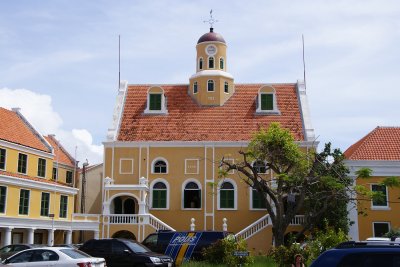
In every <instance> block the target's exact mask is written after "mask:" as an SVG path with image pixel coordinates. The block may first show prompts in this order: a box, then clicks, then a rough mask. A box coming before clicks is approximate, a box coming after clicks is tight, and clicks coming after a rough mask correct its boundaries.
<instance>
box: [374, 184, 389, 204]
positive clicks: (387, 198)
mask: <svg viewBox="0 0 400 267" xmlns="http://www.w3.org/2000/svg"><path fill="white" fill-rule="evenodd" d="M373 185H380V184H377V183H373V184H370V189H371V192H373V190H372V186H373ZM383 186H385V189H386V206H375V205H374V201H373V200H372V199H371V210H391V208H390V207H389V191H388V187H387V186H386V185H383Z"/></svg>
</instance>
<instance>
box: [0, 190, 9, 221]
mask: <svg viewBox="0 0 400 267" xmlns="http://www.w3.org/2000/svg"><path fill="white" fill-rule="evenodd" d="M1 186H2V187H5V188H6V199H5V201H4V213H2V212H0V214H7V199H8V197H7V196H8V186H7V185H4V184H2V185H1Z"/></svg>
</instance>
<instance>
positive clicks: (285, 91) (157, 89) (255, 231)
mask: <svg viewBox="0 0 400 267" xmlns="http://www.w3.org/2000/svg"><path fill="white" fill-rule="evenodd" d="M227 48H228V46H227V43H226V41H225V39H224V38H223V37H222V35H221V34H219V33H216V32H215V31H214V29H213V28H212V27H211V28H210V31H209V32H207V33H205V34H204V35H202V36H201V37H200V38H199V40H198V42H197V44H196V61H195V62H194V63H195V73H194V74H193V75H192V76H191V77H188V80H189V82H188V83H187V84H128V83H127V82H125V81H123V82H121V83H120V87H119V90H118V95H117V101H116V105H115V109H114V115H113V123H112V126H111V128H110V129H109V130H108V134H107V141H105V142H104V151H105V153H104V170H103V174H104V186H103V188H104V190H103V193H102V199H103V200H102V203H103V208H102V209H103V212H102V225H101V229H100V231H101V237H103V238H107V237H130V238H136V239H138V240H139V241H141V240H143V238H145V237H146V236H147V235H148V234H149V233H151V232H154V231H156V230H159V229H171V230H189V229H195V230H228V231H230V232H233V233H235V234H236V235H237V236H240V237H242V238H245V239H247V241H248V244H249V249H251V250H254V251H257V252H258V251H260V250H262V251H266V250H267V249H268V248H269V247H270V246H271V244H272V233H271V232H272V231H271V225H270V220H269V217H268V214H267V211H266V209H265V208H264V205H263V203H262V202H261V201H260V198H259V197H258V195H257V193H256V192H254V191H253V190H252V189H251V188H249V187H248V186H247V185H246V184H245V183H243V182H241V180H240V177H239V176H238V174H237V173H236V172H235V171H232V172H230V173H229V174H228V177H227V178H226V179H224V180H223V181H220V180H219V179H218V171H219V164H220V161H221V159H222V158H224V159H225V160H231V161H232V162H237V161H240V160H241V156H240V155H239V153H238V152H239V150H241V149H243V148H246V147H247V146H248V143H249V140H250V139H251V137H252V134H253V133H254V132H256V131H257V130H259V129H260V128H261V127H264V128H266V127H268V125H269V124H270V123H272V122H279V123H280V125H281V126H282V127H283V128H286V129H288V130H290V132H291V133H292V134H293V136H294V137H295V139H296V141H297V142H298V144H299V146H300V147H301V148H303V149H304V150H307V149H315V146H316V144H317V142H315V136H314V130H313V128H312V125H311V120H310V115H309V114H310V113H309V109H308V103H307V95H306V90H305V85H304V82H303V81H297V82H292V83H246V84H237V83H235V82H234V76H233V75H232V74H230V73H229V72H228V67H229V60H228V53H227ZM253 164H255V165H257V166H258V168H260V172H263V171H262V170H264V172H265V173H264V175H265V177H266V178H268V177H273V175H274V174H273V173H272V172H269V171H265V163H264V162H254V163H253ZM302 220H303V217H302V216H301V215H299V216H297V217H296V219H295V220H294V221H293V222H292V225H293V226H292V228H291V229H296V225H297V227H298V225H299V224H300V223H301V222H302Z"/></svg>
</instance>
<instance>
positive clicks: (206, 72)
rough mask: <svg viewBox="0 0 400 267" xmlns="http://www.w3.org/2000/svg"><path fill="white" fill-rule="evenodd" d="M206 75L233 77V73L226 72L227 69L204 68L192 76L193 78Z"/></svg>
mask: <svg viewBox="0 0 400 267" xmlns="http://www.w3.org/2000/svg"><path fill="white" fill-rule="evenodd" d="M204 76H207V77H208V76H223V77H226V78H229V79H233V76H232V74H230V73H228V72H226V71H222V70H202V71H199V72H196V73H195V74H193V75H192V77H190V80H191V79H194V78H198V77H204Z"/></svg>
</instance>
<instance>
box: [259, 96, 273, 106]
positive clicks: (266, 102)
mask: <svg viewBox="0 0 400 267" xmlns="http://www.w3.org/2000/svg"><path fill="white" fill-rule="evenodd" d="M273 109H274V95H273V94H262V95H261V110H273Z"/></svg>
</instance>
